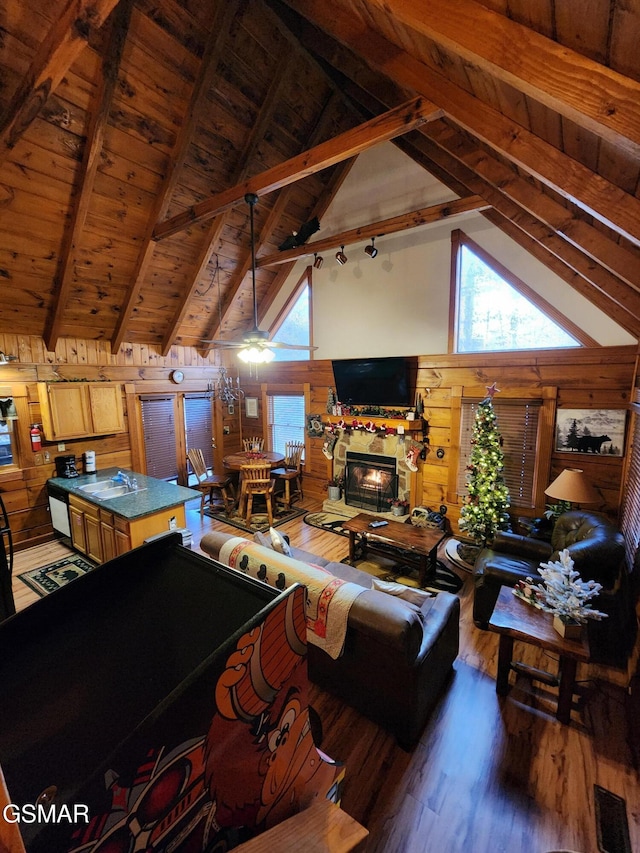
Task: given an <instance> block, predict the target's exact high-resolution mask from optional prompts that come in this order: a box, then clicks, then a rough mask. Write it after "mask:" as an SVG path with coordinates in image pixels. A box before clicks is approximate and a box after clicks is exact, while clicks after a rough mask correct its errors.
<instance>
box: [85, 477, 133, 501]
mask: <svg viewBox="0 0 640 853" xmlns="http://www.w3.org/2000/svg"><path fill="white" fill-rule="evenodd" d="M78 489H79V491H81V492H84V493H85V494H87V495H91V497H94V498H96V499H97V500H100V501H107V500H111V499H112V498H120V497H122V496H123V495H135V493H136V492H146V489H134V490H133V491H132V490H131V489H129V488H128V486H125V485H120V484H114V482H113V480H98V481H96V482H95V483H87V485H86V486H78Z"/></svg>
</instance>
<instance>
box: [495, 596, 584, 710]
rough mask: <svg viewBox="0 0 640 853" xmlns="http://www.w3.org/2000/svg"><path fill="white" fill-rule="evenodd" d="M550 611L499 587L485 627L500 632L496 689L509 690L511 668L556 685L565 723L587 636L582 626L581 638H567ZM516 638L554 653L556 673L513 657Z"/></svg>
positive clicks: (504, 691)
mask: <svg viewBox="0 0 640 853" xmlns="http://www.w3.org/2000/svg"><path fill="white" fill-rule="evenodd" d="M552 623H553V615H552V614H551V613H545V612H544V611H543V610H539V609H538V608H537V607H533V606H532V605H531V604H527V603H526V602H525V601H522V599H520V598H518V597H517V596H515V595H514V594H513V590H512V589H511V588H510V587H507V586H503V587H501V588H500V594H499V595H498V600H497V601H496V606H495V607H494V610H493V615H492V616H491V619H490V620H489V630H490V631H494V632H495V633H497V634H500V646H499V649H498V672H497V676H496V693H498V694H499V695H501V696H505V695H506V694H507V693H508V692H509V673H510V671H511V670H514V672H519V673H521V674H523V675H526V676H528V677H529V678H531V679H532V680H533V681H541V682H543V683H544V684H548V685H550V686H552V687H557V688H558V707H557V710H556V718H557V719H558V720H559V721H560V722H561V723H565V724H567V723H569V721H570V719H571V704H572V701H573V694H574V692H575V690H574V688H575V679H576V668H577V665H578V662H582V663H586V662H588V660H589V640H588V638H587V632H586V628H585V630H584V632H583V638H582V639H581V640H567V639H565V638H564V637H561V636H560V634H558V632H557V631H556V630H555V629H554V628H553V625H552ZM514 640H519V641H521V642H523V643H529V644H530V645H532V646H538V647H539V648H541V649H545V650H546V651H549V652H553V653H554V654H557V655H558V658H559V662H558V673H557V675H556V674H553V673H550V672H545V671H543V670H539V669H535V668H534V667H530V666H527V665H526V664H524V663H521V662H519V661H514V660H513V642H514Z"/></svg>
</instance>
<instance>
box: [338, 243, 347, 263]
mask: <svg viewBox="0 0 640 853" xmlns="http://www.w3.org/2000/svg"><path fill="white" fill-rule="evenodd" d="M336 261H337V262H338V263H339V264H340V266H341V267H343V266H344V265H345V264H346V263H347V256H346V255H345V253H344V246H340V251H339V252H336Z"/></svg>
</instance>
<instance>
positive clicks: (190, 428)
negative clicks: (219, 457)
mask: <svg viewBox="0 0 640 853" xmlns="http://www.w3.org/2000/svg"><path fill="white" fill-rule="evenodd" d="M184 430H185V435H186V442H187V453H188V452H189V450H191V448H192V447H193V448H199V449H200V450H202V454H203V456H204V461H205V463H206V465H207V468H213V447H212V438H213V433H212V425H211V395H210V394H185V396H184Z"/></svg>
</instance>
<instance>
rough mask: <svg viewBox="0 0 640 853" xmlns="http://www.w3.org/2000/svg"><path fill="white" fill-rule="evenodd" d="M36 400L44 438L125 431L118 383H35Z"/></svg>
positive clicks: (120, 388)
mask: <svg viewBox="0 0 640 853" xmlns="http://www.w3.org/2000/svg"><path fill="white" fill-rule="evenodd" d="M38 399H39V401H40V415H41V417H42V429H43V432H44V436H45V438H46V439H47V440H48V441H57V440H58V439H67V438H83V437H85V436H91V435H111V434H112V433H117V432H124V431H125V421H124V409H123V405H122V384H121V383H119V382H38Z"/></svg>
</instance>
